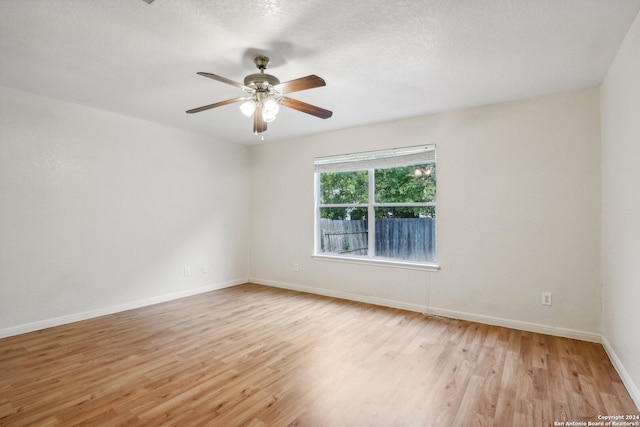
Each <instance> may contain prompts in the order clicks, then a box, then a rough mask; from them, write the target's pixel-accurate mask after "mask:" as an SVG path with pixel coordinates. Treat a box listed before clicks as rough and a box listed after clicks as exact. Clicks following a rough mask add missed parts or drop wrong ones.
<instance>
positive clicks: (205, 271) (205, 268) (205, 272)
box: [202, 265, 209, 274]
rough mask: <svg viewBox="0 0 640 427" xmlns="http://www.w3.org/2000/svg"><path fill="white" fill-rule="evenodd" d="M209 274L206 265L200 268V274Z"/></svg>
mask: <svg viewBox="0 0 640 427" xmlns="http://www.w3.org/2000/svg"><path fill="white" fill-rule="evenodd" d="M208 272H209V267H207V266H206V265H203V266H202V273H203V274H207V273H208Z"/></svg>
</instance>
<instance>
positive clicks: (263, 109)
mask: <svg viewBox="0 0 640 427" xmlns="http://www.w3.org/2000/svg"><path fill="white" fill-rule="evenodd" d="M253 62H254V63H255V64H256V67H258V70H260V72H259V73H255V74H249V75H248V76H246V77H245V78H244V84H241V83H237V82H234V81H233V80H229V79H227V78H224V77H221V76H218V75H216V74H211V73H203V72H199V73H198V74H199V75H201V76H204V77H208V78H210V79H213V80H217V81H219V82H222V83H226V84H229V85H231V86H235V87H237V88H240V89H242V90H243V91H245V92H247V93H248V94H249V95H248V96H241V97H238V98H233V99H227V100H226V101H220V102H216V103H215V104H209V105H205V106H202V107H198V108H194V109H191V110H188V111H187V113H189V114H191V113H199V112H200V111H205V110H210V109H212V108H216V107H222V106H223V105H228V104H234V103H236V102H242V104H240V111H242V113H243V114H244V115H245V116H247V117H251V115H253V133H254V134H256V135H257V134H259V133H262V132H266V130H267V123H269V122H272V121H274V120H275V118H276V114H277V113H278V111H279V109H280V105H284V106H285V107H289V108H293V109H294V110H298V111H302V112H303V113H307V114H311V115H312V116H316V117H319V118H321V119H328V118H329V117H331V115H332V114H333V113H332V112H331V111H329V110H325V109H324V108H320V107H316V106H315V105H311V104H307V103H306V102H302V101H298V100H296V99H292V98H289V97H287V96H285V94H289V93H292V92H299V91H301V90H307V89H313V88H316V87H321V86H325V85H326V83H325V81H324V80H323V79H321V78H320V77H318V76H316V75H313V74H312V75H310V76H306V77H300V78H298V79H294V80H289V81H287V82H284V83H280V80H278V78H277V77H276V76H273V75H271V74H267V73H265V72H264V70H266V69H267V66H268V65H269V58H267V57H266V56H256V57H255V59H254V60H253Z"/></svg>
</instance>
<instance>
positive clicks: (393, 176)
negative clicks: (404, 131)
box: [375, 163, 436, 203]
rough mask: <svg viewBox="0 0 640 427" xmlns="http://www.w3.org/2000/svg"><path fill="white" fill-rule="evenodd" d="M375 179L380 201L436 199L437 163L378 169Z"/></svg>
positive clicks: (377, 198)
mask: <svg viewBox="0 0 640 427" xmlns="http://www.w3.org/2000/svg"><path fill="white" fill-rule="evenodd" d="M375 179H376V202H378V203H412V202H435V200H436V165H435V163H424V164H421V165H413V166H403V167H399V168H389V169H376V171H375Z"/></svg>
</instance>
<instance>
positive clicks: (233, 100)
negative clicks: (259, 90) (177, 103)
mask: <svg viewBox="0 0 640 427" xmlns="http://www.w3.org/2000/svg"><path fill="white" fill-rule="evenodd" d="M245 99H246V98H244V97H240V98H233V99H227V100H226V101H220V102H216V103H215V104H209V105H204V106H202V107H198V108H194V109H191V110H187V113H189V114H191V113H199V112H200V111H204V110H210V109H212V108H216V107H222V106H223V105H227V104H233V103H234V102H240V101H244V100H245Z"/></svg>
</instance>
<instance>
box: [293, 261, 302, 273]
mask: <svg viewBox="0 0 640 427" xmlns="http://www.w3.org/2000/svg"><path fill="white" fill-rule="evenodd" d="M293 271H300V266H299V265H298V263H297V262H294V263H293Z"/></svg>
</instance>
